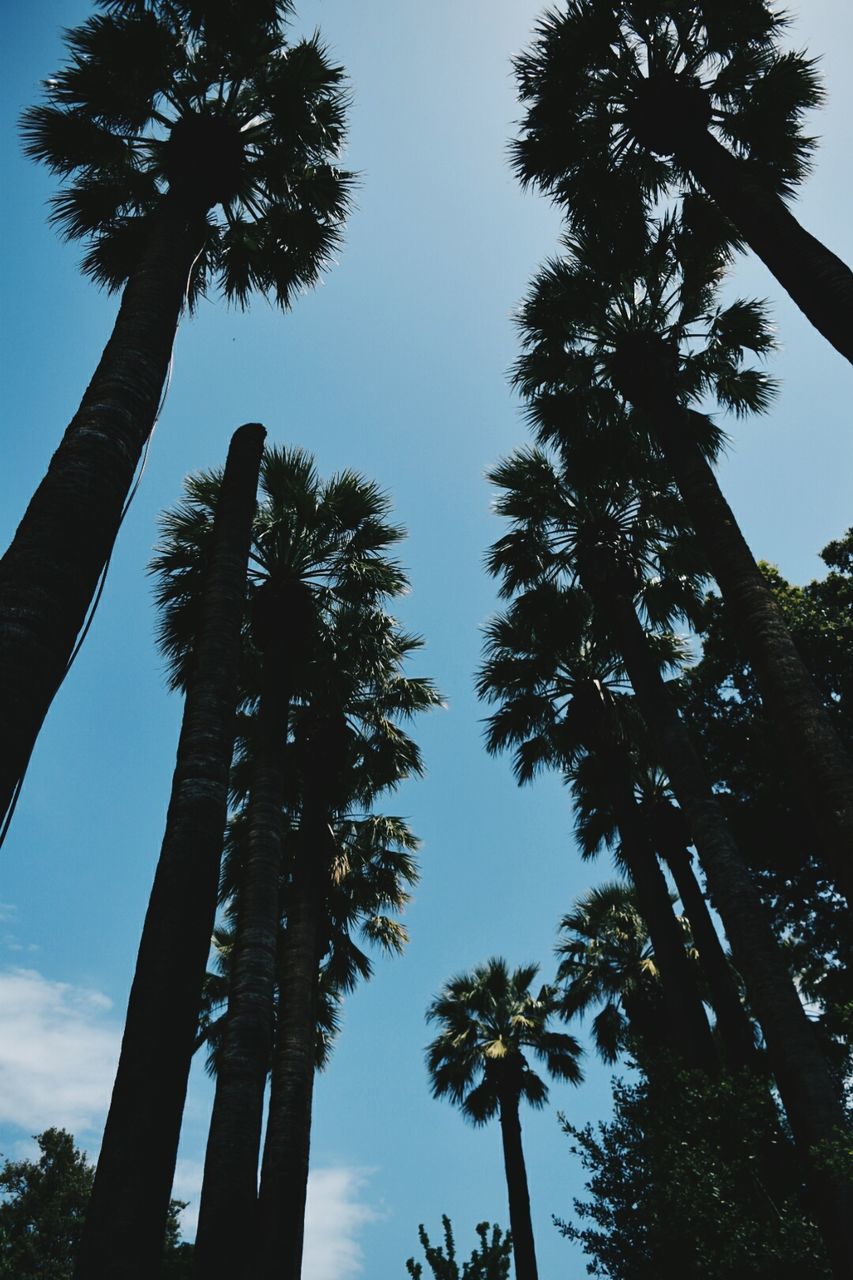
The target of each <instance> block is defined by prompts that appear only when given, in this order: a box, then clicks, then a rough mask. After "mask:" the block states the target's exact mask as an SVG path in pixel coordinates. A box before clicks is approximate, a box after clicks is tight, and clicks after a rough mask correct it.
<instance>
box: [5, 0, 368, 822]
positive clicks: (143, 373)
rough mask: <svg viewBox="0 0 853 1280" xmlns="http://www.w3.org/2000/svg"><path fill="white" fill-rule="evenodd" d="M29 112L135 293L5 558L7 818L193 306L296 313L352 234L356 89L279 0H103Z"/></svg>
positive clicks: (89, 257) (32, 134) (79, 224)
mask: <svg viewBox="0 0 853 1280" xmlns="http://www.w3.org/2000/svg"><path fill="white" fill-rule="evenodd" d="M102 8H103V9H104V10H105V11H104V12H101V13H98V14H96V15H95V16H93V17H92V18H90V19H88V20H87V21H86V22H85V23H83V24H82V25H81V26H79V27H77V28H75V29H74V30H72V31H70V32H69V33H68V36H67V41H68V48H69V55H70V56H69V62H68V64H67V66H65V67H64V68H63V69H62V70H60V71H58V72H57V73H56V75H55V76H53V77H52V78H51V79H50V80H48V81H47V82H46V98H47V102H46V104H45V105H41V106H36V107H32V108H30V110H29V111H27V112H26V113H25V115H24V136H25V139H26V147H27V151H28V152H29V154H30V155H32V156H33V157H34V158H36V159H38V160H42V161H44V162H45V163H46V164H47V165H48V167H49V168H50V169H51V170H52V171H53V172H54V173H57V174H58V175H60V177H61V178H62V179H63V183H64V185H63V188H62V190H61V191H60V192H59V193H58V194H57V196H56V197H55V198H54V212H53V219H54V221H55V222H56V224H57V226H58V227H59V228H60V230H61V232H62V233H63V234H64V235H65V236H67V237H68V238H71V239H82V240H83V241H84V243H85V244H86V255H85V258H84V270H85V271H86V272H87V273H88V274H89V275H90V276H92V278H93V279H94V280H96V281H97V282H98V283H99V284H103V285H105V286H106V287H107V288H109V289H113V290H118V289H122V291H123V292H122V300H121V306H120V308H119V312H118V317H117V319H116V323H115V327H114V329H113V332H112V336H111V337H110V339H109V342H108V343H107V345H106V347H105V349H104V352H103V355H102V357H101V361H100V363H99V365H98V368H97V370H96V371H95V374H94V376H93V378H92V381H91V382H90V384H89V386H88V388H87V390H86V392H85V395H84V396H83V400H82V402H81V404H80V407H79V409H78V411H77V413H76V414H75V416H74V418H73V419H72V421H71V423H70V425H69V427H68V429H67V431H66V433H65V436H64V438H63V440H62V443H61V444H60V446H59V448H58V450H57V452H56V453H55V454H54V457H53V459H52V461H51V463H50V467H49V469H48V472H47V474H46V476H45V477H44V479H43V480H42V482H41V484H40V485H39V487H38V489H37V490H36V493H35V495H34V496H33V498H32V501H31V502H30V504H29V507H28V508H27V511H26V514H25V515H24V517H23V519H22V521H21V524H20V525H19V527H18V530H17V533H16V534H15V537H14V539H13V541H12V543H11V545H10V547H9V549H8V551H7V552H6V554H5V555H4V557H3V559H2V561H0V601H1V602H2V603H0V669H2V672H3V685H2V691H0V742H2V744H3V747H2V759H0V811H2V812H3V813H5V812H6V811H7V809H8V808H9V806H10V804H11V803H12V802H13V798H14V796H15V795H16V794H17V790H18V789H19V788H20V783H21V779H22V778H23V774H24V772H25V770H26V766H27V762H28V760H29V757H30V753H31V751H32V748H33V745H34V743H35V740H36V737H37V735H38V732H39V729H40V727H41V724H42V722H43V720H44V717H45V715H46V714H47V710H48V707H49V705H50V702H51V699H52V698H53V696H54V694H55V692H56V690H57V688H58V687H59V685H60V683H61V681H62V679H63V677H64V675H65V672H66V669H67V666H68V664H69V661H70V659H71V655H72V651H73V649H74V644H75V637H76V636H77V634H78V632H79V631H80V628H81V627H82V626H83V623H84V618H85V615H86V613H87V610H88V609H89V607H90V603H91V601H92V599H93V596H94V595H95V592H96V588H97V584H98V581H99V578H101V576H102V575H103V573H104V572H105V566H106V565H107V563H108V561H109V557H110V553H111V549H112V546H113V543H114V541H115V538H116V534H117V532H118V528H119V525H120V522H121V518H122V514H123V510H124V507H125V504H126V502H127V500H128V492H129V490H130V486H131V481H132V479H133V474H134V471H135V470H136V466H137V463H138V461H139V457H140V454H141V452H142V449H143V446H144V445H145V442H146V440H147V439H148V437H149V436H150V433H151V430H152V427H153V424H154V421H155V418H156V415H157V412H158V405H159V404H160V400H161V394H162V390H163V386H164V380H165V377H166V373H167V369H168V366H169V362H170V354H171V350H172V343H173V339H174V334H175V329H176V326H177V323H178V320H179V317H180V315H181V312H182V311H183V309H184V306H185V304H186V303H187V302H189V303H190V304H192V303H194V302H195V300H196V299H198V298H199V297H201V296H202V295H203V294H205V293H207V292H210V291H211V290H212V289H213V288H214V286H218V287H219V288H220V289H221V291H222V292H223V293H224V294H225V296H226V297H227V298H228V299H231V300H233V301H235V302H236V303H238V304H239V305H241V306H245V305H247V304H248V302H249V299H250V297H251V295H252V294H253V293H254V292H258V293H261V294H263V295H265V296H267V297H270V298H272V299H273V300H274V301H275V302H276V303H278V304H279V305H280V306H282V307H289V306H290V305H291V303H292V302H293V301H294V300H295V298H296V297H297V296H298V294H299V293H300V292H301V290H302V289H303V288H305V287H306V286H308V285H311V284H313V283H314V282H315V281H316V280H317V278H318V277H319V275H320V273H321V271H322V269H323V267H324V265H325V264H326V263H327V262H328V260H329V258H330V255H331V253H332V251H333V250H334V249H335V247H336V246H337V244H338V243H339V240H340V234H341V226H342V223H343V219H344V216H345V214H346V211H347V206H348V200H349V189H350V186H351V179H350V176H349V175H348V174H346V173H344V172H342V171H340V170H339V169H338V168H337V167H336V160H337V157H338V154H339V151H340V148H341V145H342V142H343V139H344V116H345V106H346V91H345V87H344V77H343V72H342V70H341V68H340V67H336V66H333V65H332V64H331V63H330V62H329V60H328V58H327V56H326V53H325V51H324V49H323V47H322V46H321V44H320V43H319V41H318V39H317V38H316V37H314V38H312V39H310V40H301V41H299V42H297V43H295V44H293V45H288V44H287V43H286V42H285V35H284V19H285V16H286V13H287V12H288V10H289V9H290V5H289V3H283V2H281V0H275V2H274V0H251V3H250V4H248V5H236V4H233V5H232V4H226V5H218V4H217V5H209V4H206V3H205V4H202V3H197V2H187V3H183V2H182V0H151V2H150V3H142V0H138V2H134V0H126V2H124V3H119V2H116V3H106V2H105V3H104V4H103V5H102Z"/></svg>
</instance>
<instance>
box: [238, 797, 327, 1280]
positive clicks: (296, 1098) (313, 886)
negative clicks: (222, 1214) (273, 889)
mask: <svg viewBox="0 0 853 1280" xmlns="http://www.w3.org/2000/svg"><path fill="white" fill-rule="evenodd" d="M331 852H332V848H331V835H330V832H329V814H328V806H327V805H324V804H322V803H320V804H312V806H311V809H310V810H306V814H305V817H304V819H303V822H302V830H301V831H300V847H299V851H298V859H299V862H298V865H297V867H296V869H295V871H294V881H293V886H292V893H291V896H290V899H289V904H288V913H287V928H286V930H285V933H284V937H283V939H282V949H281V959H280V964H279V972H280V978H279V1003H278V1009H279V1012H278V1021H277V1025H276V1044H275V1052H274V1056H273V1067H272V1079H271V1081H270V1103H269V1114H268V1119H267V1132H266V1140H265V1143H264V1156H263V1161H262V1165H261V1188H260V1195H259V1230H258V1254H257V1257H258V1262H257V1266H256V1270H255V1273H254V1275H255V1277H256V1280H299V1277H300V1276H301V1274H302V1246H303V1239H304V1234H305V1197H306V1193H307V1189H308V1165H309V1156H310V1146H311V1109H312V1101H313V1095H314V1075H315V1063H316V1045H317V1012H318V995H319V986H318V983H319V968H320V961H321V959H322V946H323V926H324V920H325V911H324V907H325V897H326V886H327V883H328V878H329V868H330V859H331Z"/></svg>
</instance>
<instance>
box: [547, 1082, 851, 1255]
mask: <svg viewBox="0 0 853 1280" xmlns="http://www.w3.org/2000/svg"><path fill="white" fill-rule="evenodd" d="M561 1122H562V1125H563V1130H564V1132H565V1133H566V1135H567V1136H568V1137H569V1138H570V1139H571V1142H572V1152H573V1154H574V1155H575V1156H576V1157H578V1158H579V1159H580V1161H581V1164H582V1166H583V1168H584V1169H585V1170H586V1172H587V1174H588V1175H589V1176H588V1181H587V1186H586V1190H587V1198H585V1199H584V1200H575V1202H574V1209H575V1215H576V1220H575V1221H574V1222H564V1221H560V1220H557V1226H558V1227H559V1229H560V1231H561V1232H562V1234H563V1235H564V1236H566V1237H567V1238H568V1239H570V1240H574V1241H576V1242H577V1243H579V1244H580V1245H581V1246H582V1247H583V1249H584V1251H585V1253H586V1254H587V1256H588V1258H589V1262H588V1264H587V1272H588V1273H589V1274H590V1275H593V1276H603V1277H608V1278H609V1280H657V1277H659V1276H662V1275H667V1276H669V1275H673V1276H676V1275H677V1276H679V1277H684V1280H704V1278H705V1277H707V1276H711V1275H713V1276H714V1277H715V1280H717V1277H719V1280H747V1277H750V1278H754V1280H799V1277H808V1280H828V1277H829V1276H830V1275H831V1274H832V1272H831V1270H830V1267H829V1264H828V1261H827V1258H826V1254H825V1252H824V1250H823V1247H822V1245H821V1241H820V1238H819V1236H818V1234H817V1231H816V1229H815V1226H814V1223H813V1222H812V1221H811V1220H810V1218H809V1216H808V1215H807V1214H805V1213H804V1212H803V1209H802V1207H801V1197H802V1194H803V1188H802V1185H801V1170H800V1168H799V1167H798V1165H797V1162H796V1161H795V1160H794V1159H793V1155H792V1150H791V1148H790V1145H789V1143H788V1141H787V1138H786V1136H785V1134H784V1132H783V1130H782V1128H781V1127H780V1124H779V1118H778V1116H777V1115H776V1114H775V1109H774V1106H773V1103H772V1101H771V1100H770V1096H769V1095H768V1093H767V1090H766V1088H765V1087H764V1085H763V1084H762V1083H761V1082H760V1081H758V1080H756V1079H755V1078H754V1077H751V1076H750V1075H749V1073H747V1072H742V1073H740V1074H738V1075H736V1076H728V1075H725V1076H719V1077H715V1078H713V1079H712V1078H710V1077H708V1076H707V1075H705V1074H701V1073H699V1072H695V1071H694V1072H686V1071H682V1072H680V1073H676V1074H675V1075H674V1076H673V1075H670V1076H669V1077H668V1078H665V1079H660V1078H657V1079H656V1078H651V1079H649V1080H641V1081H640V1082H639V1083H638V1084H634V1085H630V1086H626V1085H624V1084H619V1083H617V1084H616V1086H615V1088H614V1114H613V1119H612V1120H611V1121H607V1122H603V1123H600V1124H599V1125H598V1126H596V1127H593V1126H592V1125H590V1124H588V1125H585V1126H583V1127H578V1126H575V1125H573V1124H571V1123H570V1122H569V1121H568V1120H566V1119H565V1118H562V1117H561Z"/></svg>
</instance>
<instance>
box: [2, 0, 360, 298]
mask: <svg viewBox="0 0 853 1280" xmlns="http://www.w3.org/2000/svg"><path fill="white" fill-rule="evenodd" d="M100 8H101V9H102V10H103V12H101V13H98V14H96V15H95V16H93V17H92V18H89V19H88V20H87V21H86V22H84V23H83V24H82V25H81V26H79V27H76V28H75V29H74V30H72V31H70V32H69V33H68V36H67V41H68V46H69V50H70V55H71V56H70V60H69V62H68V64H67V65H66V66H65V67H64V68H63V69H62V70H60V71H58V72H57V73H56V74H55V75H54V76H53V77H51V78H50V79H49V80H47V81H46V82H45V93H46V98H47V102H46V104H45V105H40V106H34V107H31V108H29V109H28V110H27V111H26V112H25V113H24V116H23V132H24V138H25V147H26V150H27V153H28V154H29V155H31V156H33V157H34V158H36V159H38V160H42V161H44V162H45V163H46V164H47V165H48V166H49V168H50V169H51V170H52V171H53V172H55V173H57V174H59V175H60V176H61V177H62V178H63V180H64V186H63V189H62V190H61V191H60V192H59V193H58V194H57V195H56V196H55V197H54V199H53V220H54V221H55V222H56V224H57V225H58V226H59V228H60V229H61V231H62V233H63V234H64V235H65V236H66V237H68V238H69V239H82V240H83V241H84V242H85V243H86V246H87V247H86V254H85V257H84V268H85V270H86V271H87V272H88V273H89V274H90V275H91V276H92V277H93V278H94V279H95V280H97V281H98V282H99V283H102V284H105V285H107V286H108V287H109V288H110V289H117V288H119V287H120V286H121V285H122V284H123V283H124V281H125V280H126V279H127V278H128V276H129V275H130V273H131V272H132V271H133V269H134V267H135V266H136V265H137V263H138V262H139V260H140V258H141V255H142V251H143V248H144V246H145V244H146V241H147V237H148V235H149V232H150V230H151V227H152V224H153V222H154V220H155V219H156V216H157V214H158V211H159V210H161V209H163V208H164V207H165V205H166V203H167V202H169V203H170V204H171V205H172V206H173V207H178V208H179V209H180V211H181V212H182V214H183V215H184V216H185V217H186V218H187V219H188V220H191V221H196V222H201V223H202V231H203V239H202V241H201V245H202V247H201V249H200V251H199V253H198V256H197V258H196V262H195V264H194V268H193V271H192V273H191V280H190V282H189V296H190V300H191V301H192V300H193V299H194V298H195V297H197V296H198V295H199V294H201V293H204V291H205V290H206V289H207V288H208V287H209V286H210V285H211V284H212V283H213V282H214V281H217V282H218V283H219V285H220V286H221V288H222V290H223V291H224V293H225V295H226V296H227V297H228V298H230V299H233V300H235V301H237V302H238V303H240V304H241V305H243V304H245V303H246V302H247V300H248V298H249V295H250V294H251V293H252V291H254V290H257V291H258V292H260V293H264V294H267V295H269V296H271V297H272V298H273V299H274V300H275V301H276V302H277V303H279V304H280V305H282V306H288V305H289V304H290V302H291V301H292V299H293V297H294V296H295V294H296V293H297V292H298V291H299V290H300V289H301V288H303V287H305V286H307V285H310V284H311V283H313V282H314V281H315V280H316V278H317V276H318V274H319V272H320V271H321V269H322V267H323V265H324V263H325V262H326V261H327V260H328V258H329V255H330V254H331V253H332V251H333V250H334V248H335V246H336V245H337V243H338V241H339V238H340V231H341V225H342V222H343V219H344V217H345V214H346V212H347V208H348V204H349V192H350V188H351V185H352V178H351V175H350V174H348V173H346V172H344V171H343V170H341V169H340V168H339V167H338V165H337V160H338V157H339V154H340V151H341V147H342V145H343V142H344V136H345V111H346V105H347V96H346V90H345V85H344V75H343V72H342V70H341V68H340V67H337V66H334V65H332V64H331V63H330V62H329V60H328V57H327V55H326V52H325V50H324V49H323V47H322V45H321V44H320V42H319V39H318V38H317V36H316V35H315V36H313V37H312V38H310V39H304V40H300V41H299V42H297V43H295V44H293V45H288V44H286V43H285V39H284V31H283V25H284V18H285V16H286V13H287V11H288V10H289V9H290V8H291V6H290V4H286V3H272V2H271V0H252V3H251V4H250V5H248V6H246V5H239V6H238V5H236V4H216V3H210V2H209V0H204V2H198V0H197V2H196V3H180V2H178V0H151V2H150V3H145V2H144V0H124V2H123V3H108V2H107V0H101V3H100Z"/></svg>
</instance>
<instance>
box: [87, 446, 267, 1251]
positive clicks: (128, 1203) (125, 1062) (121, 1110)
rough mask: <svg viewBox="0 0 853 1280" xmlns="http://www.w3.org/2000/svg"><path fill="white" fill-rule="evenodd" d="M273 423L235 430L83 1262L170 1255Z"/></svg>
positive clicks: (212, 546)
mask: <svg viewBox="0 0 853 1280" xmlns="http://www.w3.org/2000/svg"><path fill="white" fill-rule="evenodd" d="M263 441H264V429H263V427H260V426H258V425H257V424H247V425H246V426H244V427H241V428H240V430H239V431H237V432H236V433H235V435H234V438H233V441H232V444H231V448H230V450H229V454H228V461H227V463H226V466H225V471H224V474H223V480H222V486H221V490H220V494H219V499H218V501H217V505H216V513H215V517H214V521H213V526H212V529H211V543H212V545H211V551H210V556H209V559H208V563H207V566H206V571H205V579H204V590H203V599H202V617H201V620H200V626H199V633H198V643H197V645H196V648H195V653H194V660H193V664H192V669H191V671H190V672H189V673H188V680H187V698H186V705H185V708H184V718H183V726H182V729H181V737H180V741H179V744H178V757H177V761H176V765H175V773H174V777H173V782H172V794H171V798H170V802H169V810H168V814H167V819H166V832H165V835H164V838H163V846H162V849H161V852H160V859H159V861H158V865H157V871H156V874H155V877H154V885H153V888H152V890H151V898H150V901H149V904H148V910H147V913H146V917H145V924H144V925H143V930H142V939H141V941H140V945H139V955H138V958H137V964H136V972H135V974H134V979H133V985H132V987H131V992H130V998H129V1002H128V1010H127V1018H126V1020H125V1028H124V1036H123V1039H122V1047H121V1053H120V1056H119V1064H118V1069H117V1072H116V1079H115V1084H114V1086H113V1093H112V1099H111V1101H110V1108H109V1112H108V1115H107V1122H106V1127H105V1130H104V1137H103V1141H102V1143H101V1151H100V1155H99V1157H98V1169H97V1174H96V1176H95V1184H94V1189H93V1192H92V1198H91V1202H90V1205H89V1209H88V1213H87V1218H86V1229H85V1232H84V1236H83V1242H82V1247H81V1250H80V1257H79V1260H78V1267H79V1270H80V1271H81V1272H82V1273H84V1274H85V1273H86V1272H87V1271H88V1272H89V1274H93V1273H94V1274H96V1273H97V1272H98V1271H99V1270H100V1271H103V1270H104V1269H105V1268H106V1267H107V1265H109V1266H115V1265H117V1264H118V1262H119V1260H120V1259H122V1258H124V1260H125V1265H128V1266H131V1267H133V1268H138V1267H142V1268H145V1267H147V1268H148V1269H149V1271H150V1270H151V1269H153V1266H154V1264H155V1261H156V1259H157V1258H158V1257H159V1255H160V1253H161V1251H162V1247H163V1232H164V1229H165V1224H166V1215H167V1212H168V1206H169V1193H170V1190H171V1186H172V1179H173V1177H174V1171H175V1160H176V1158H177V1152H178V1140H179V1137H180V1131H181V1118H182V1115H183V1108H184V1100H185V1097H186V1088H187V1078H188V1075H189V1068H190V1061H191V1057H192V1045H193V1035H194V1031H195V1021H196V1017H197V1013H198V1005H199V1000H200V995H201V987H202V983H203V981H204V971H205V962H206V959H207V953H208V950H209V940H210V933H211V930H212V928H213V922H214V918H215V913H216V890H217V883H218V874H219V862H220V855H221V849H222V832H223V829H224V826H225V818H226V812H227V806H228V776H229V770H230V767H231V754H232V750H233V745H234V733H235V727H236V726H235V711H236V704H237V693H238V678H239V668H240V648H241V645H240V633H241V627H242V622H243V610H244V602H245V598H246V570H247V565H248V558H249V543H250V540H251V535H252V521H253V517H254V511H255V497H256V489H257V483H258V469H259V467H260V463H261V453H262V450H263Z"/></svg>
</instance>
